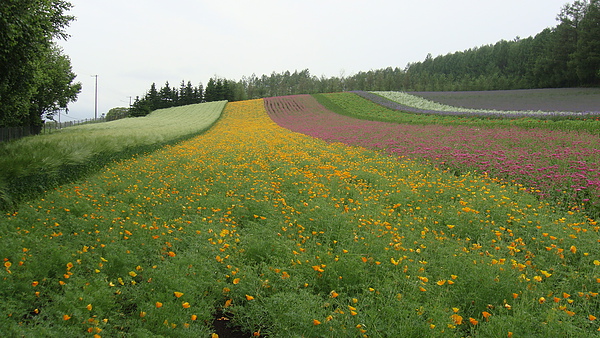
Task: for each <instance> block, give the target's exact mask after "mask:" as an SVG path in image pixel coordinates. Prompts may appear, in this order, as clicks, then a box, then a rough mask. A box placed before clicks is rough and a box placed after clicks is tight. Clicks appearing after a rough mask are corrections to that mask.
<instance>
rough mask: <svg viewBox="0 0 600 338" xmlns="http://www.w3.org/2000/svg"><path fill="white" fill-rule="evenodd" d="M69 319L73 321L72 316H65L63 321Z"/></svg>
mask: <svg viewBox="0 0 600 338" xmlns="http://www.w3.org/2000/svg"><path fill="white" fill-rule="evenodd" d="M69 319H71V316H69V315H63V320H69Z"/></svg>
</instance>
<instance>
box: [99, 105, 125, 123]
mask: <svg viewBox="0 0 600 338" xmlns="http://www.w3.org/2000/svg"><path fill="white" fill-rule="evenodd" d="M125 117H129V108H125V107H115V108H111V109H110V110H109V111H108V113H106V116H105V118H106V121H107V122H108V121H113V120H120V119H122V118H125Z"/></svg>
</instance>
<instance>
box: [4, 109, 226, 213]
mask: <svg viewBox="0 0 600 338" xmlns="http://www.w3.org/2000/svg"><path fill="white" fill-rule="evenodd" d="M225 103H226V102H225V101H220V102H210V103H202V104H196V105H189V106H182V107H176V108H169V109H161V110H157V111H155V112H153V113H152V114H150V115H149V116H146V117H141V118H128V119H122V120H117V121H110V122H105V123H97V124H86V125H80V126H74V127H70V128H66V129H63V130H61V131H60V132H58V133H53V134H50V135H38V136H34V137H27V138H23V139H20V140H17V141H13V142H7V143H0V209H5V208H6V207H8V206H10V205H11V204H12V203H13V202H14V201H15V200H19V199H22V198H24V197H26V196H28V195H31V194H36V193H39V192H40V191H44V190H46V189H48V188H50V187H53V186H55V185H56V184H59V183H62V182H68V181H71V180H73V179H76V178H77V177H81V175H82V174H84V173H85V172H86V171H87V170H88V169H90V168H94V169H97V168H101V167H102V166H103V165H105V164H107V163H108V162H110V161H112V160H114V159H117V158H124V157H127V156H132V155H134V154H136V153H140V152H145V151H149V150H152V149H157V148H159V147H161V146H163V145H166V144H169V143H172V142H175V141H177V140H179V139H182V138H186V137H189V136H191V135H195V134H198V133H200V132H202V131H204V130H206V129H207V128H209V127H210V126H211V125H212V124H213V123H214V122H215V121H216V120H217V119H218V118H219V116H220V115H221V112H222V110H223V107H225Z"/></svg>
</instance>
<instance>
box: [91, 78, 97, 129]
mask: <svg viewBox="0 0 600 338" xmlns="http://www.w3.org/2000/svg"><path fill="white" fill-rule="evenodd" d="M92 77H95V78H96V95H95V96H94V98H95V100H94V120H96V119H98V75H92Z"/></svg>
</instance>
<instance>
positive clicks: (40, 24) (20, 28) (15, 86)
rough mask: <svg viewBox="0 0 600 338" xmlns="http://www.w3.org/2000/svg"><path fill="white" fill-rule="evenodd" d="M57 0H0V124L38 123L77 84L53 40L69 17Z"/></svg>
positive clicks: (61, 34) (70, 94)
mask: <svg viewBox="0 0 600 338" xmlns="http://www.w3.org/2000/svg"><path fill="white" fill-rule="evenodd" d="M71 7H72V5H71V4H70V3H69V2H67V1H62V0H26V1H15V0H7V1H3V2H2V3H1V4H0V13H2V15H1V16H0V46H2V47H1V48H0V126H33V127H38V129H39V126H40V125H41V121H42V116H43V115H52V114H53V113H54V112H56V111H57V110H58V109H64V108H66V105H67V103H69V102H71V101H73V100H75V98H76V96H77V94H78V93H79V91H80V89H81V86H80V84H73V83H72V81H73V79H74V78H75V75H74V74H73V73H72V72H71V67H70V61H69V59H68V58H67V57H65V56H63V55H62V54H61V51H60V50H59V49H58V48H57V47H56V46H54V45H53V43H52V40H53V39H56V38H61V39H66V38H67V34H66V33H65V31H64V30H65V28H66V27H67V26H68V25H69V23H70V22H71V21H72V20H73V19H74V18H73V17H72V16H69V15H67V14H66V12H67V11H68V10H69V9H70V8H71Z"/></svg>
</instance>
